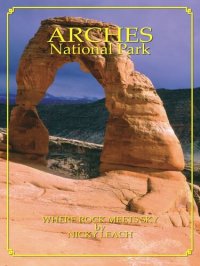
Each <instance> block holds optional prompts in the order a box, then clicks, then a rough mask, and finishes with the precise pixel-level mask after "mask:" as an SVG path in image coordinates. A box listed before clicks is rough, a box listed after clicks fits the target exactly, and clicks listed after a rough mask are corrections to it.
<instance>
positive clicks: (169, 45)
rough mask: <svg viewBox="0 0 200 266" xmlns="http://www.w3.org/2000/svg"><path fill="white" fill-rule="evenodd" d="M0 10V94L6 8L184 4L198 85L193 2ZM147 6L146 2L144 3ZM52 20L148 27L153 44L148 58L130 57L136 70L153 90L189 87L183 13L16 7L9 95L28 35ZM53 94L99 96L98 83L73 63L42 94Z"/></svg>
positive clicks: (197, 12) (198, 15)
mask: <svg viewBox="0 0 200 266" xmlns="http://www.w3.org/2000/svg"><path fill="white" fill-rule="evenodd" d="M6 2H7V3H4V4H3V6H2V4H0V7H1V11H0V14H1V16H0V17H1V27H0V34H1V36H3V37H4V38H1V40H4V41H1V44H0V45H1V47H0V58H1V62H0V92H2V91H5V77H6V76H5V73H6V63H5V62H6V60H5V47H6V41H5V33H6V27H5V20H6V15H5V14H6V11H7V9H8V8H9V7H12V6H25V5H27V4H29V6H39V5H43V6H56V5H60V6H67V5H69V6H70V5H71V6H72V5H73V6H75V5H77V6H78V5H86V6H88V5H100V4H99V3H101V5H102V6H104V5H105V6H106V5H107V6H111V5H118V6H120V5H127V6H147V5H151V6H162V5H165V6H171V5H173V6H176V5H177V6H180V5H181V6H188V7H191V8H192V9H193V12H194V18H195V26H196V27H195V86H196V87H197V86H200V73H199V65H198V62H200V38H199V37H200V27H199V26H198V27H197V25H200V4H199V1H197V0H190V1H185V0H138V1H133V0H132V1H131V0H127V1H125V0H123V1H120V0H112V1H109V0H101V2H100V1H97V0H79V1H77V0H57V1H54V0H40V1H38V0H14V1H6ZM150 2H151V4H150ZM56 16H57V17H58V16H79V17H80V16H81V17H85V18H93V19H97V20H102V21H105V22H111V23H114V24H117V25H119V26H122V27H128V26H129V27H130V26H136V27H144V26H150V27H152V28H153V36H154V40H153V42H151V43H150V47H151V55H150V56H147V55H146V56H142V55H139V56H132V60H133V61H134V64H135V68H136V70H138V71H140V72H142V73H144V74H145V75H147V76H148V77H149V78H150V79H151V80H152V82H153V84H154V86H155V87H156V88H168V89H176V88H189V87H190V16H189V15H188V14H187V13H186V12H185V11H184V10H85V9H84V10H83V9H82V10H80V9H79V10H75V9H74V10H67V9H63V10H58V9H54V10H50V9H43V10H41V9H35V10H32V9H29V10H28V9H20V10H16V11H15V12H14V13H13V14H12V16H10V91H11V92H15V91H16V87H17V85H16V82H15V75H16V71H17V66H18V63H19V59H20V57H21V55H22V53H23V50H24V48H25V46H26V44H27V43H28V41H29V39H30V38H31V37H33V35H34V34H35V32H36V31H37V29H38V28H39V26H40V22H41V20H43V19H46V18H53V17H56ZM48 92H49V93H51V94H53V95H57V96H76V97H83V96H89V97H98V98H102V97H104V93H103V90H102V88H101V86H100V85H99V84H98V82H97V81H96V80H95V79H94V78H93V77H92V76H91V75H90V74H86V73H83V72H82V71H81V70H80V68H79V65H78V64H77V63H72V64H66V65H64V66H63V67H62V68H61V69H60V70H59V71H58V73H57V76H56V79H55V81H54V83H53V84H52V86H51V87H50V88H49V90H48Z"/></svg>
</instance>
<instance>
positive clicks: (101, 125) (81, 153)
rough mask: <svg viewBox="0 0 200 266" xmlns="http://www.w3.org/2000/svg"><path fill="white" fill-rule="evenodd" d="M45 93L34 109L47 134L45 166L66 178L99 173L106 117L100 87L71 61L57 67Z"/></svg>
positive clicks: (79, 177)
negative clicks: (47, 147) (47, 148)
mask: <svg viewBox="0 0 200 266" xmlns="http://www.w3.org/2000/svg"><path fill="white" fill-rule="evenodd" d="M46 95H47V99H46V100H45V97H44V98H43V100H42V101H41V102H40V104H39V105H38V107H37V110H38V114H39V116H40V118H41V119H42V121H43V123H44V125H45V127H46V128H47V129H48V131H49V135H50V136H49V153H48V156H47V166H48V168H50V169H53V170H55V171H56V172H58V173H61V174H63V175H64V176H66V177H68V178H69V177H71V178H75V179H86V178H93V177H97V176H99V165H100V155H101V152H102V148H103V145H102V144H103V140H104V133H105V125H106V121H107V119H108V112H107V110H106V108H105V94H104V90H103V88H102V86H101V85H100V84H99V83H98V82H97V81H96V79H95V78H94V77H93V76H92V75H91V74H90V73H88V72H87V73H85V72H83V71H82V70H81V69H80V65H79V63H75V62H73V63H67V64H64V65H63V66H61V67H60V68H59V70H58V71H57V73H56V76H55V78H54V81H53V83H52V85H51V86H50V87H49V88H48V90H47V92H46ZM52 95H57V96H58V97H59V98H58V97H55V98H54V97H52Z"/></svg>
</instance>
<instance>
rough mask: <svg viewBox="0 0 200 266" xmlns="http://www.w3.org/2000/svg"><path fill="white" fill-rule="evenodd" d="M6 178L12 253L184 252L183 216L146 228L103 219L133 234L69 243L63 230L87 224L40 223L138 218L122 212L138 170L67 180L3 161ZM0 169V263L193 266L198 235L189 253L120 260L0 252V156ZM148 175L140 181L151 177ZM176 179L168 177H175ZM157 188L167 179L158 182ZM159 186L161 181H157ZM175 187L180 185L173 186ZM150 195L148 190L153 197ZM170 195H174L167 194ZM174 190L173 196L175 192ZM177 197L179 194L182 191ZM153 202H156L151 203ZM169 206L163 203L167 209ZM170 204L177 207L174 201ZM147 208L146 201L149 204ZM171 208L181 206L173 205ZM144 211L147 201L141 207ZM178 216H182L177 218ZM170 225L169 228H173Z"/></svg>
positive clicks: (141, 186)
mask: <svg viewBox="0 0 200 266" xmlns="http://www.w3.org/2000/svg"><path fill="white" fill-rule="evenodd" d="M9 165H10V167H9V168H10V175H9V210H10V215H9V217H10V218H9V224H10V234H9V240H10V242H9V244H10V248H12V249H13V251H14V252H15V254H16V255H19V254H61V255H63V254H186V252H187V250H188V249H189V248H190V228H189V227H183V226H182V223H185V221H186V222H188V220H187V217H184V215H185V214H184V213H180V215H177V213H176V212H173V211H171V212H170V211H169V216H167V215H162V216H160V217H158V216H157V215H153V216H152V217H153V218H154V219H152V220H151V223H146V222H144V220H143V222H141V221H140V222H136V223H130V222H125V221H123V219H121V221H119V222H112V223H111V222H110V223H109V222H106V223H104V224H103V225H104V226H105V228H106V231H111V232H120V231H122V232H123V231H128V232H133V238H83V237H81V238H78V239H76V238H69V237H68V232H73V231H93V230H94V223H91V224H87V223H80V222H77V223H44V220H43V217H44V216H55V217H57V216H69V217H70V216H72V217H73V216H74V217H77V216H85V217H98V216H105V217H119V218H120V217H129V218H130V217H138V218H139V217H140V218H141V217H142V215H141V214H138V213H135V212H130V211H127V210H126V208H125V207H126V206H128V203H129V201H130V200H131V199H136V198H137V197H138V196H141V195H145V194H146V193H147V191H148V187H147V175H146V174H144V173H137V172H134V173H133V172H128V171H113V172H110V173H109V174H107V175H106V176H102V177H100V178H97V179H92V180H73V179H68V178H62V177H61V176H58V175H55V174H53V172H47V169H46V168H45V167H43V166H40V167H39V166H38V165H34V164H29V165H25V164H24V163H23V164H22V163H16V162H15V163H14V162H10V164H9ZM0 167H1V169H4V171H2V173H1V177H0V205H1V213H0V225H1V226H0V230H1V240H0V253H1V263H2V265H8V266H13V265H15V266H26V265H39V266H42V265H43V266H45V265H47V264H48V265H52V266H55V265H58V261H59V264H61V265H63V266H65V265H66V266H67V265H69V264H70V265H74V266H78V265H87V266H88V265H91V266H92V265H98V266H109V265H111V264H114V265H117V266H132V265H135V266H143V265H147V266H152V265H162V266H169V265H173V266H198V265H199V259H200V258H199V256H200V255H199V254H200V236H199V234H198V233H197V232H194V234H195V249H194V251H193V253H192V255H191V256H188V257H187V256H185V257H167V258H163V257H154V258H153V257H146V258H145V257H136V258H134V257H131V256H129V257H120V258H99V257H96V258H88V259H86V258H75V257H73V258H70V257H69V258H57V257H51V258H34V257H28V258H21V257H12V256H9V255H8V253H7V252H6V250H5V249H6V245H5V243H6V240H5V238H6V237H5V234H6V230H5V228H6V184H5V180H6V173H5V169H6V161H5V160H2V159H0ZM155 175H156V173H151V174H149V175H148V178H151V176H155ZM175 175H176V174H175ZM162 181H163V183H162V185H163V186H164V185H165V187H163V188H162V189H163V190H164V189H165V190H166V191H167V190H168V189H169V190H170V191H171V187H167V185H168V180H165V179H162ZM165 181H166V183H165V184H164V182H165ZM173 182H174V184H175V186H176V188H178V187H177V186H178V185H180V184H178V183H179V182H181V181H177V180H174V181H173ZM155 193H156V192H155ZM170 193H171V194H170V195H171V196H172V197H174V190H173V191H172V192H170ZM180 193H181V192H180ZM183 194H184V193H183ZM158 200H159V201H161V198H160V197H159V199H158ZM172 202H174V200H172V198H168V204H167V205H168V206H170V205H171V203H172ZM177 203H178V202H177ZM153 204H154V203H153ZM179 206H181V204H180V202H179ZM149 207H151V206H150V204H149ZM183 217H184V218H183ZM174 225H175V226H174Z"/></svg>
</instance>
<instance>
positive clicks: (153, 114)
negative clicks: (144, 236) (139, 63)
mask: <svg viewBox="0 0 200 266" xmlns="http://www.w3.org/2000/svg"><path fill="white" fill-rule="evenodd" d="M69 26H78V27H81V28H82V29H83V30H85V29H87V28H88V27H93V26H95V27H100V28H102V27H109V28H110V30H111V31H112V32H113V33H116V31H117V26H115V25H112V24H108V23H102V22H99V21H95V20H90V19H82V18H73V17H61V18H54V19H47V20H44V21H42V23H41V27H40V28H39V30H38V31H37V33H36V34H35V36H34V37H33V38H32V39H31V40H30V42H29V44H28V45H27V47H26V48H25V50H24V53H23V55H22V57H21V60H20V64H19V69H18V73H17V84H18V92H17V101H16V103H17V107H15V108H14V109H13V110H12V115H11V120H10V144H11V145H12V147H13V149H14V151H17V152H20V153H24V154H31V155H35V156H37V155H38V156H45V155H46V154H47V153H48V132H47V129H46V128H45V126H44V125H43V123H42V121H41V120H40V118H39V116H38V114H37V111H36V105H37V104H38V103H39V102H40V100H41V99H42V98H43V97H44V95H45V93H46V91H47V89H48V87H49V86H50V85H51V84H52V82H53V80H54V77H55V75H56V72H57V70H58V69H59V68H60V67H61V66H62V65H63V64H65V63H70V62H78V63H80V67H81V69H83V70H84V71H87V72H90V73H91V74H92V75H93V76H94V77H95V78H96V79H97V80H98V82H99V83H100V84H101V85H102V87H103V88H104V90H105V96H106V107H107V109H108V111H109V114H110V116H109V120H108V123H107V127H106V133H105V140H104V148H103V151H102V155H101V166H100V171H101V172H102V173H105V172H109V171H111V170H129V171H131V172H133V173H134V174H133V175H132V180H133V181H132V182H134V180H136V179H137V177H140V180H141V182H142V184H143V185H142V186H144V187H145V190H144V191H143V193H139V194H137V193H136V196H133V195H135V191H134V188H133V191H132V193H133V195H132V194H130V193H129V194H130V195H132V196H131V197H128V202H127V206H128V208H129V209H130V210H132V211H134V212H138V213H152V214H158V215H160V216H162V215H164V214H165V215H167V217H168V218H169V219H171V220H172V224H174V225H178V226H189V213H190V205H191V201H192V199H191V195H190V193H189V189H188V186H187V183H186V180H185V177H184V176H183V175H182V174H181V173H180V172H179V171H181V170H183V168H184V158H183V152H182V149H181V145H180V143H179V141H178V139H177V137H176V135H175V133H174V131H173V129H172V127H171V126H170V124H169V121H168V118H167V115H166V112H165V109H164V107H163V103H162V101H161V100H160V98H159V96H158V95H157V93H156V90H155V88H154V86H153V84H152V83H151V81H150V80H149V79H148V78H147V77H146V76H144V75H143V74H141V73H139V72H137V71H135V69H134V66H133V62H132V61H131V59H130V58H129V56H128V55H127V54H126V52H124V53H123V54H122V55H119V54H117V53H116V52H115V50H116V49H115V48H116V45H117V40H116V36H114V35H113V36H112V37H111V42H112V44H113V46H112V47H113V54H112V55H83V54H81V55H58V54H50V51H49V44H48V43H47V40H49V37H50V36H51V34H52V33H53V31H54V30H55V28H56V27H59V29H60V30H61V31H62V33H63V35H65V36H67V35H68V27H69ZM93 36H94V37H95V38H96V39H100V40H102V41H101V42H100V43H98V44H95V45H101V46H106V43H105V42H104V41H103V36H102V33H100V31H99V30H98V29H97V30H96V31H93ZM82 38H84V36H82ZM69 45H71V44H69ZM83 45H86V46H90V45H92V44H91V43H88V42H87V41H86V40H85V42H84V44H83ZM121 175H122V176H123V172H122V173H121ZM127 206H126V207H127ZM110 207H111V208H112V203H111V206H110ZM172 214H173V215H172ZM172 217H175V218H172Z"/></svg>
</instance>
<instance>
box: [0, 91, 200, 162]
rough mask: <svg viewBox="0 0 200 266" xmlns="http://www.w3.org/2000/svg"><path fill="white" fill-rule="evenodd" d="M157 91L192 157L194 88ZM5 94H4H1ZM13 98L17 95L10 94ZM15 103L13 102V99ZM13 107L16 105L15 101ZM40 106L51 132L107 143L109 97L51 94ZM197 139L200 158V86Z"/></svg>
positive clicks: (196, 93) (3, 111)
mask: <svg viewBox="0 0 200 266" xmlns="http://www.w3.org/2000/svg"><path fill="white" fill-rule="evenodd" d="M157 93H158V94H159V96H160V98H161V99H162V101H163V103H164V106H165V109H166V112H167V114H168V118H169V121H170V123H171V125H172V127H173V128H174V131H175V132H176V135H177V136H178V138H179V139H180V141H181V143H182V146H183V149H184V153H185V158H188V160H189V158H190V132H191V100H190V99H191V91H190V89H177V90H167V89H159V90H157ZM12 96H13V95H12ZM1 97H2V95H0V98H1ZM4 97H5V95H4ZM2 99H3V98H2ZM11 99H14V98H12V97H11V96H10V100H11ZM95 100H96V101H95ZM1 102H2V101H1ZM4 103H5V101H4ZM11 103H13V102H12V101H11ZM10 109H12V104H11V106H10ZM37 110H38V112H39V115H40V117H41V119H42V121H43V122H44V124H45V125H46V127H47V128H48V130H49V133H50V135H54V136H60V137H65V138H71V139H77V140H83V141H88V142H93V143H99V144H102V143H103V138H104V132H105V126H106V121H107V119H108V112H107V110H106V108H105V99H101V100H97V99H96V98H81V99H79V98H64V97H55V96H53V95H50V94H47V95H46V97H45V98H44V100H43V101H42V102H41V104H39V106H38V107H37ZM0 112H1V117H0V119H1V120H0V127H6V108H5V104H0ZM194 141H195V142H194V148H195V153H196V159H197V156H198V159H200V88H196V89H194ZM197 153H198V154H197Z"/></svg>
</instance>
